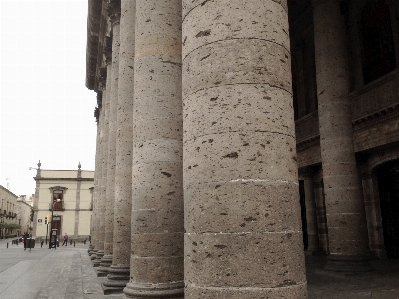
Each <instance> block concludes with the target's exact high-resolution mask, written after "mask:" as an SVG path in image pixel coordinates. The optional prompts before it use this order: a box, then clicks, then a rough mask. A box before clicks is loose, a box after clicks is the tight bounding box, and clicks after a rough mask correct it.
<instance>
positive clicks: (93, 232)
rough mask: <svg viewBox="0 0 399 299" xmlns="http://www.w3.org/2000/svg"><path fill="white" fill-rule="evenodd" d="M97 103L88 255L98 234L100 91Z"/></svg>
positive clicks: (90, 253) (100, 159)
mask: <svg viewBox="0 0 399 299" xmlns="http://www.w3.org/2000/svg"><path fill="white" fill-rule="evenodd" d="M97 104H98V107H97V108H96V110H95V117H96V123H97V137H96V158H95V173H94V196H93V203H92V204H93V209H92V218H91V235H90V237H91V242H90V246H89V250H88V252H89V255H93V253H95V252H96V251H97V250H96V249H95V243H96V241H95V240H96V239H97V234H98V223H97V220H98V219H99V218H98V200H99V196H100V188H101V186H100V185H99V181H101V180H100V179H99V178H100V174H101V164H102V163H101V162H102V158H101V155H102V152H101V135H100V133H101V125H102V122H103V118H102V116H103V113H102V109H101V105H102V91H99V92H98V93H97Z"/></svg>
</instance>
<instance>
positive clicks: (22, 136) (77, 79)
mask: <svg viewBox="0 0 399 299" xmlns="http://www.w3.org/2000/svg"><path fill="white" fill-rule="evenodd" d="M0 3H1V12H0V13H1V15H0V16H1V39H0V41H1V47H0V48H1V104H0V116H1V119H0V134H1V135H0V157H1V165H0V175H1V181H0V184H1V185H2V186H3V187H5V188H7V184H8V185H9V189H10V191H11V192H13V193H15V194H16V195H21V194H32V193H35V181H34V180H33V176H35V175H36V170H34V169H33V170H29V167H35V168H36V167H37V163H38V161H39V159H40V161H41V163H42V166H41V168H42V169H77V168H78V163H79V161H80V162H81V164H82V169H84V170H94V158H95V142H96V122H95V118H94V116H93V111H94V108H95V106H96V94H95V92H94V91H91V90H88V89H87V88H86V87H85V71H86V62H85V61H86V32H87V31H86V22H87V5H88V4H87V3H88V1H87V0H76V1H74V0H49V1H39V0H25V1H22V0H11V1H7V0H0Z"/></svg>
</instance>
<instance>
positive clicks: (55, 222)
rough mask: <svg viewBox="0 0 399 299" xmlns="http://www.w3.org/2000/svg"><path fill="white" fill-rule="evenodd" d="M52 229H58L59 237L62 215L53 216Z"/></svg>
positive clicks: (58, 234) (58, 235)
mask: <svg viewBox="0 0 399 299" xmlns="http://www.w3.org/2000/svg"><path fill="white" fill-rule="evenodd" d="M51 229H57V237H58V238H59V237H60V234H61V216H53V222H52V223H51Z"/></svg>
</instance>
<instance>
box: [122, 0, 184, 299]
mask: <svg viewBox="0 0 399 299" xmlns="http://www.w3.org/2000/svg"><path fill="white" fill-rule="evenodd" d="M134 82H135V84H134V109H133V171H132V178H133V179H132V180H133V191H132V192H133V199H132V247H131V258H130V277H131V279H130V282H129V283H128V284H127V286H126V288H125V289H124V293H125V295H126V296H127V297H128V298H147V297H148V298H183V292H184V282H183V272H184V271H183V232H184V221H183V187H182V182H183V177H182V106H181V105H182V103H181V0H169V1H159V0H136V35H135V64H134Z"/></svg>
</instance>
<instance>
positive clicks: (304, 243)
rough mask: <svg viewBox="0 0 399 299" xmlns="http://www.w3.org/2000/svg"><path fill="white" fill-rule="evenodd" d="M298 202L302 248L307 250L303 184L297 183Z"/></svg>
mask: <svg viewBox="0 0 399 299" xmlns="http://www.w3.org/2000/svg"><path fill="white" fill-rule="evenodd" d="M299 201H300V204H301V220H302V237H303V248H304V250H306V249H308V246H309V241H308V225H307V220H306V205H305V182H304V181H299Z"/></svg>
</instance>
